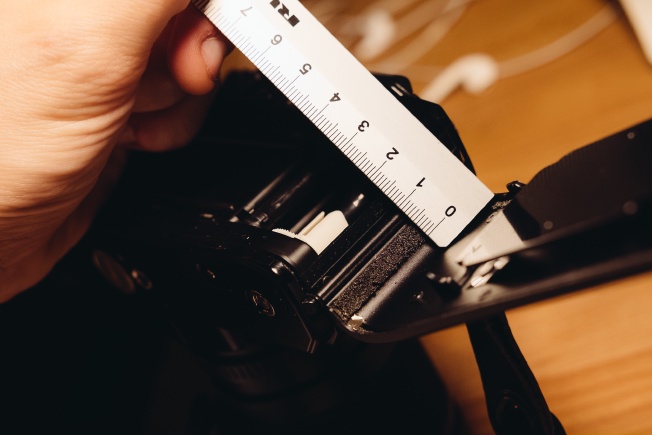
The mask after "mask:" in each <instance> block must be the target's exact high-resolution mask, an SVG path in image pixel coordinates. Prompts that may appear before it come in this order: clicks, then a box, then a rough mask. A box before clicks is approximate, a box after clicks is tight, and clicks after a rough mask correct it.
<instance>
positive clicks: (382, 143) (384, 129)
mask: <svg viewBox="0 0 652 435" xmlns="http://www.w3.org/2000/svg"><path fill="white" fill-rule="evenodd" d="M192 3H194V5H195V6H196V7H197V8H198V9H199V10H200V11H201V12H203V13H204V14H205V15H206V16H207V17H208V19H209V20H211V21H212V22H213V24H215V26H216V27H217V28H218V29H219V30H220V31H221V32H222V33H223V34H224V35H225V36H226V37H227V38H229V39H230V40H231V42H232V43H233V44H234V45H235V46H236V47H237V48H238V49H239V50H240V51H241V52H242V53H243V54H244V55H245V56H246V57H247V58H248V59H249V60H250V61H251V62H252V63H253V64H254V65H256V67H257V68H258V69H259V70H260V71H261V72H262V73H263V74H264V75H265V76H267V78H269V79H270V81H272V83H274V85H275V86H276V87H277V88H279V90H280V91H281V92H283V94H284V95H285V96H286V97H287V98H288V99H289V100H290V101H291V102H292V103H294V104H295V105H296V106H297V107H298V108H299V109H300V110H301V111H302V112H303V113H304V115H305V116H306V117H307V118H309V119H310V121H311V122H312V123H313V124H315V125H316V126H317V127H318V128H319V129H320V130H321V131H322V132H323V133H324V134H325V135H326V136H327V137H328V138H329V139H331V141H332V142H333V143H334V144H335V145H336V146H337V147H338V148H339V149H340V150H341V151H342V152H343V153H344V154H345V155H346V156H347V157H348V158H349V159H351V160H353V162H354V164H356V165H357V166H358V169H360V170H361V171H362V172H363V173H364V174H365V175H366V176H367V177H368V178H369V179H370V180H371V181H372V182H374V184H376V186H378V187H379V188H380V189H381V190H382V191H383V193H385V195H387V196H388V197H390V199H392V200H393V201H394V203H395V204H396V205H397V206H398V207H399V208H400V209H401V210H402V211H403V212H404V213H405V214H406V215H407V216H408V217H409V218H410V219H411V220H412V221H413V222H414V223H415V224H416V225H417V226H418V227H419V228H421V230H422V231H423V232H424V233H425V234H426V235H427V236H428V237H430V238H431V239H432V240H433V241H434V242H435V243H436V244H437V245H438V246H442V247H444V246H448V245H449V244H450V242H451V241H452V240H453V239H455V237H457V236H458V235H459V234H460V232H461V231H462V230H463V229H464V228H465V227H466V226H467V225H468V224H469V222H471V220H472V219H473V218H474V217H475V216H476V215H477V214H478V213H479V212H480V211H481V210H482V208H483V207H484V206H485V205H486V204H487V203H488V202H489V200H490V199H491V198H492V197H493V194H492V193H491V191H490V190H489V189H488V188H487V187H486V186H485V185H484V184H482V182H481V181H480V180H478V178H476V176H475V175H474V174H473V173H472V172H471V171H470V170H469V169H468V168H466V166H464V164H463V163H462V162H460V161H459V160H458V159H457V158H456V157H455V156H453V154H452V153H450V152H449V151H448V149H447V148H446V147H445V146H444V145H443V144H442V143H441V142H440V141H439V140H438V139H437V138H436V137H434V136H433V135H432V133H430V131H428V129H426V128H425V127H424V126H423V125H422V124H421V123H420V122H419V121H418V120H417V119H416V118H415V117H414V116H413V115H412V114H411V113H410V112H409V111H408V110H407V109H406V108H405V107H404V106H403V105H402V104H401V103H400V102H399V101H398V100H397V99H396V98H395V97H394V96H393V95H392V94H391V93H390V92H389V91H388V90H387V89H385V87H384V86H383V85H382V84H381V83H380V82H379V81H378V80H377V79H376V78H375V77H374V76H373V75H372V74H371V73H369V71H367V69H366V68H365V67H364V66H363V65H362V64H361V63H360V62H358V61H357V60H356V59H355V58H354V57H353V55H352V54H351V53H349V51H348V50H347V49H346V48H345V47H344V46H342V45H341V44H340V43H339V42H338V41H337V39H336V38H335V37H334V36H333V35H331V34H330V32H329V31H328V30H326V28H325V27H324V26H322V25H321V23H320V22H319V21H318V20H317V19H316V18H315V17H314V16H313V15H312V14H311V13H310V12H309V11H308V10H307V9H306V8H305V7H304V6H303V5H301V3H299V1H298V0H283V1H281V0H192ZM288 128H289V129H291V128H292V126H291V125H288ZM362 155H363V156H364V158H362V159H361V158H360V156H362ZM336 176H337V174H333V177H336Z"/></svg>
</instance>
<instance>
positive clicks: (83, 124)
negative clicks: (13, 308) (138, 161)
mask: <svg viewBox="0 0 652 435" xmlns="http://www.w3.org/2000/svg"><path fill="white" fill-rule="evenodd" d="M0 17H2V18H0V20H2V26H0V56H1V58H2V59H3V61H2V62H0V80H1V81H2V86H0V302H4V301H7V300H9V299H10V298H12V297H13V296H15V295H16V294H18V293H20V292H21V291H23V290H25V289H28V288H29V287H31V286H33V285H34V284H36V283H37V282H38V281H40V280H41V279H42V278H43V277H44V276H45V275H46V274H47V273H48V272H49V271H50V270H51V269H52V267H53V266H54V265H55V264H56V263H57V261H59V260H60V259H61V257H62V256H63V255H65V253H66V252H67V251H68V250H70V248H71V247H72V246H74V244H75V243H77V242H78V241H79V239H80V238H81V237H82V236H83V234H84V232H85V231H86V230H87V229H88V227H89V225H90V223H91V221H92V219H93V217H94V215H95V213H96V211H97V209H98V207H99V206H100V205H101V204H102V202H103V200H104V199H105V198H106V196H107V195H108V193H109V192H110V190H111V186H112V185H113V184H114V183H115V181H116V179H117V177H118V176H119V173H120V168H121V166H122V163H123V161H124V158H125V156H126V150H127V149H128V148H139V149H144V150H152V151H165V150H169V149H173V148H176V147H179V146H182V145H183V144H185V143H187V142H188V141H189V140H190V139H191V138H192V136H193V135H194V134H195V133H196V131H197V130H198V128H199V126H200V124H201V121H202V115H203V114H204V112H205V110H206V109H207V106H208V105H209V104H210V100H211V95H212V91H213V90H214V88H215V82H216V78H217V77H218V73H219V68H220V66H221V63H222V60H223V58H224V56H225V55H226V53H227V51H228V44H227V43H226V41H225V39H224V37H223V36H222V35H221V34H220V33H219V31H217V30H216V29H215V28H214V27H213V25H211V24H210V23H209V22H208V21H207V20H206V19H205V18H204V17H203V16H202V15H201V14H200V13H199V12H198V11H197V10H195V9H194V7H193V6H192V5H190V6H189V0H111V1H110V2H109V1H106V0H85V1H83V2H80V1H78V0H41V1H3V2H2V3H1V4H0Z"/></svg>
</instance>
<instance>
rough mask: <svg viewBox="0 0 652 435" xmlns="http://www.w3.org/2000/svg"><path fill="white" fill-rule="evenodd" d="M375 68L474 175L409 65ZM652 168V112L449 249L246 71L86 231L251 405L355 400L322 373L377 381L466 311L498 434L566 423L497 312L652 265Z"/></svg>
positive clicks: (498, 198)
mask: <svg viewBox="0 0 652 435" xmlns="http://www.w3.org/2000/svg"><path fill="white" fill-rule="evenodd" d="M378 79H379V80H380V81H381V82H383V84H384V85H385V87H386V88H387V89H388V90H389V91H390V92H393V93H394V95H395V96H396V98H398V99H399V100H400V101H401V103H403V104H404V105H405V106H406V107H407V108H408V109H409V110H410V111H411V112H412V113H413V114H414V116H415V117H417V118H418V119H419V120H420V121H421V122H422V123H423V124H424V125H425V126H426V127H427V128H428V129H429V130H430V131H431V132H432V133H433V135H435V136H436V137H437V138H438V139H439V140H440V141H441V142H442V143H443V144H444V145H445V146H446V147H447V148H448V149H449V151H450V152H451V153H453V154H454V155H455V156H456V157H457V158H459V159H460V160H461V161H462V162H463V163H464V164H465V165H466V166H467V167H468V168H469V169H470V170H473V167H472V165H471V162H470V159H469V157H468V155H467V153H466V151H465V149H464V146H463V144H462V142H461V140H460V138H459V136H458V134H457V132H456V130H455V128H454V126H453V125H452V123H451V122H450V120H449V119H448V117H447V116H446V114H445V113H444V111H443V110H442V109H441V107H439V106H437V105H435V104H432V103H428V102H425V101H423V100H420V99H419V98H418V97H416V96H415V95H413V93H412V91H411V89H410V84H409V82H408V81H407V80H406V79H404V78H402V77H396V76H378ZM650 167H652V123H650V122H647V123H643V124H640V125H637V126H635V127H632V128H630V129H627V130H625V131H623V132H620V133H617V134H615V135H613V136H611V137H609V138H606V139H604V140H602V141H599V142H597V143H595V144H592V145H590V146H588V147H585V148H582V149H580V150H578V151H576V152H574V153H571V154H570V155H569V156H567V157H565V158H563V159H562V160H560V161H559V162H558V163H557V164H555V165H552V166H550V167H548V168H546V169H544V170H543V171H541V172H540V173H539V174H538V175H537V176H536V177H535V178H534V179H533V180H532V181H531V182H530V183H529V184H528V185H527V186H524V185H523V184H521V183H519V182H513V183H510V184H509V185H508V186H507V189H506V192H505V193H500V194H496V195H495V196H494V198H493V200H492V201H491V202H490V203H489V204H488V205H487V207H486V208H485V209H484V210H483V211H482V212H481V213H480V214H479V215H478V216H477V217H476V219H475V220H474V221H473V222H472V223H471V224H470V225H469V226H468V227H467V228H466V229H465V231H464V232H463V233H462V234H460V236H459V237H458V238H457V239H456V240H455V241H454V242H453V243H452V244H451V246H450V247H449V248H446V249H443V248H439V247H437V246H435V245H434V244H433V243H432V242H431V241H429V240H428V239H427V238H426V237H425V236H424V235H423V234H422V233H421V231H420V230H419V229H418V228H417V227H416V226H415V225H414V224H412V223H411V222H410V221H409V219H408V218H407V217H405V216H404V214H403V213H402V212H401V211H400V210H399V209H398V208H397V207H396V206H395V205H394V204H392V203H391V202H390V201H389V200H388V199H387V198H386V197H385V196H384V195H383V194H382V193H381V192H380V191H379V190H378V189H377V188H376V187H375V186H374V185H373V184H372V183H371V182H370V181H369V180H367V179H366V178H365V177H364V176H363V175H362V174H361V173H360V172H359V171H358V169H357V168H356V167H355V166H354V165H353V164H352V163H351V162H350V161H349V160H348V159H347V158H345V156H343V155H342V154H341V153H340V152H339V151H338V150H337V149H336V148H335V147H334V146H333V145H332V144H331V143H330V142H329V141H328V140H327V139H326V138H325V137H324V136H323V135H322V134H321V133H320V132H319V131H318V130H317V128H316V127H314V126H313V125H312V124H311V123H310V122H309V121H308V120H307V119H305V118H304V116H303V115H302V114H301V113H300V112H299V111H298V110H297V109H296V108H294V107H293V106H292V105H291V104H290V103H289V102H288V101H287V100H286V99H285V97H283V96H282V95H281V94H280V92H278V91H277V90H276V89H275V88H274V87H273V86H272V85H271V84H270V83H269V82H268V81H267V80H266V79H264V78H263V77H262V76H261V75H260V74H258V73H233V74H231V75H230V76H229V77H228V78H227V80H226V82H225V83H224V85H223V87H222V89H221V90H220V92H219V93H218V96H217V99H216V101H215V104H214V106H213V109H212V111H211V112H210V113H209V115H208V118H207V121H206V123H205V126H204V128H203V130H202V131H201V132H200V134H199V136H198V137H197V139H196V140H195V141H194V143H193V144H191V145H190V146H189V147H187V148H185V149H182V150H179V151H175V152H172V153H166V154H160V155H151V154H140V155H139V154H135V155H133V156H132V159H131V162H130V164H129V166H128V168H127V170H126V172H125V174H124V177H123V180H122V184H121V186H120V187H119V188H118V190H117V192H116V194H115V196H114V198H113V199H112V201H111V202H110V203H109V204H108V205H107V207H106V208H105V210H104V212H103V213H102V214H101V216H100V217H99V218H98V220H97V222H96V224H95V226H94V228H93V230H92V232H91V234H90V237H89V238H88V243H87V244H90V246H91V247H92V257H93V262H94V264H95V266H96V267H97V268H98V269H99V270H100V272H102V274H103V275H104V276H105V277H106V278H107V279H108V280H109V281H110V282H111V283H113V285H114V286H115V287H117V288H119V289H120V290H121V291H122V292H124V293H126V294H129V295H132V296H133V297H134V298H136V299H137V300H139V301H141V302H142V303H143V304H144V305H145V306H146V307H148V309H149V310H152V311H154V312H156V313H158V314H160V315H161V318H164V319H166V321H169V322H170V324H172V325H173V327H174V330H175V332H176V334H178V336H179V337H181V339H182V340H183V341H185V342H186V344H187V345H188V346H189V348H190V349H192V350H193V351H194V352H196V353H197V354H198V355H200V356H201V357H202V358H204V359H206V360H208V361H209V362H210V365H211V367H212V369H211V370H214V371H215V372H219V373H217V374H216V376H215V377H216V378H218V379H220V381H219V383H222V384H225V385H228V388H227V389H228V390H230V391H232V392H233V395H235V396H238V397H247V399H245V400H241V401H240V402H239V403H240V405H239V407H240V408H246V411H245V412H244V415H249V414H257V415H259V416H260V415H261V414H262V415H263V420H265V421H267V422H270V421H274V420H277V419H280V420H285V417H286V416H288V415H292V418H290V420H293V419H296V417H297V416H300V419H304V420H305V419H306V418H308V417H309V416H310V415H316V414H319V412H320V409H321V408H325V407H328V405H326V403H327V402H329V401H328V400H325V399H324V397H332V398H333V399H332V400H331V405H333V404H335V403H338V402H339V403H340V404H341V403H344V402H346V403H349V400H350V399H352V398H351V397H349V396H350V395H349V394H348V393H345V394H344V396H345V397H347V400H346V401H342V400H341V398H342V395H341V394H339V395H338V394H335V393H333V391H331V390H333V388H332V387H333V386H334V385H335V383H332V382H326V383H324V382H322V381H323V380H324V379H326V378H329V377H330V376H331V375H333V373H337V374H336V375H333V376H334V378H338V379H339V380H340V381H341V382H339V381H338V383H337V385H339V387H337V388H335V389H337V390H338V391H340V392H342V391H347V390H349V389H350V387H351V386H352V385H355V384H358V383H360V382H361V379H362V378H364V377H369V376H371V377H373V374H374V373H376V369H378V367H379V364H380V362H381V361H385V360H386V357H387V356H388V355H389V354H390V353H391V352H389V353H388V352H387V349H388V348H387V346H385V344H386V343H397V342H406V341H409V339H412V338H415V337H418V336H420V335H423V334H425V333H428V332H432V331H435V330H437V329H440V328H444V327H448V326H451V325H454V324H459V323H467V324H468V325H469V332H470V334H471V340H472V343H473V345H474V350H475V352H476V359H477V360H478V363H479V365H480V370H481V374H482V377H483V383H484V386H485V392H486V395H487V405H488V408H489V413H490V418H491V419H492V424H493V425H494V428H495V429H496V431H497V433H532V434H535V433H536V434H539V433H541V434H552V433H556V434H559V433H563V429H562V428H561V425H559V422H557V421H556V419H555V418H554V416H552V414H550V412H549V411H548V409H547V405H546V404H545V400H544V399H543V396H542V395H541V394H540V392H539V390H538V387H537V386H536V380H535V379H534V377H533V376H532V375H531V373H529V371H528V369H527V364H526V363H525V361H524V359H523V358H522V356H521V355H520V353H519V352H518V347H517V346H516V345H515V343H513V338H512V337H511V333H510V331H509V328H508V326H507V323H506V321H505V320H504V317H501V315H502V312H503V311H504V310H506V309H508V308H511V307H515V306H518V305H522V304H525V303H529V302H532V301H535V300H539V299H542V298H546V297H550V296H553V295H556V294H560V293H563V292H567V291H571V290H574V289H579V288H582V287H585V286H587V285H590V284H592V283H598V282H602V281H605V280H609V279H614V278H617V277H619V276H623V275H628V274H632V273H635V272H638V271H641V270H644V269H648V268H650V266H652V227H651V226H650V225H649V222H650V221H651V219H652V173H651V171H649V168H650ZM486 319H494V320H489V321H485V320H486ZM496 319H497V320H496ZM510 340H511V341H510ZM505 343H508V344H507V345H505ZM369 344H371V345H369ZM390 347H391V346H390ZM270 349H275V350H274V351H271V353H270ZM278 349H283V350H282V351H281V352H280V353H278V352H277V351H278ZM501 349H502V350H501ZM504 349H511V351H510V352H507V353H505V352H504ZM371 355H373V356H371ZM421 357H423V355H421ZM344 361H346V363H344V364H343V362H344ZM363 361H364V362H363ZM370 361H374V363H370ZM380 365H382V364H380ZM245 367H247V369H246V370H245ZM251 367H255V369H252V368H251ZM271 367H273V368H274V370H270V368H271ZM354 367H355V368H354ZM374 367H375V368H374ZM506 367H509V370H507V369H505V368H506ZM402 371H403V372H406V370H402ZM407 371H409V369H408V370H407ZM430 371H431V370H430ZM244 372H247V373H249V374H250V373H252V372H256V373H259V374H260V373H264V374H263V375H261V377H253V378H249V377H248V375H247V376H245V375H243V373H244ZM288 372H290V373H291V374H290V375H288V376H287V377H286V376H285V375H286V374H287V373H288ZM425 372H428V369H426V370H425ZM329 379H330V378H329ZM385 379H387V378H385ZM421 379H422V380H423V379H425V377H422V378H421ZM419 384H422V386H423V385H426V384H425V383H424V382H422V381H421V380H417V381H416V382H414V383H413V384H412V385H419ZM318 385H328V387H325V388H326V390H328V393H325V392H324V391H325V390H322V389H321V388H322V387H316V386H318ZM427 385H430V386H431V387H429V388H430V389H431V390H433V391H434V390H435V389H436V390H437V391H439V393H440V394H439V396H438V397H437V398H435V399H434V402H437V403H440V404H441V403H443V402H442V401H445V398H446V394H445V391H444V390H443V389H442V387H441V384H437V381H436V380H435V381H434V383H428V384H427ZM433 385H434V386H433ZM289 391H293V392H294V393H296V392H298V391H300V392H299V393H297V394H294V393H292V394H290V395H288V394H289V393H288V392H289ZM533 392H536V393H533ZM331 393H332V394H331ZM393 396H394V399H396V397H397V396H396V394H393ZM263 397H265V398H268V399H269V398H270V397H274V399H272V400H271V401H270V400H266V401H265V405H264V406H262V405H261V400H262V399H261V398H263ZM288 397H292V399H291V400H290V399H288ZM314 397H319V400H311V398H313V399H314ZM412 397H413V398H414V397H415V396H414V395H412ZM252 398H254V399H252ZM353 399H354V401H355V398H353ZM402 400H403V399H402ZM379 402H382V403H384V404H385V405H388V404H389V403H392V404H393V405H392V406H394V405H396V401H395V400H392V401H389V400H385V399H381V400H379V401H375V402H373V403H375V404H378V403H379ZM417 402H418V400H417ZM298 403H301V404H302V406H303V405H305V404H307V403H311V404H312V405H314V407H313V408H314V409H311V410H310V411H306V412H302V411H298V410H297V404H298ZM369 403H371V402H369ZM407 403H408V402H407V401H405V403H403V405H406V404H407ZM374 406H376V405H374ZM414 406H418V404H417V403H416V402H414V401H410V402H409V405H406V413H407V414H409V413H410V411H409V408H411V407H412V408H413V407H414ZM435 408H438V409H440V410H441V409H447V407H446V406H443V407H442V406H435ZM350 409H351V407H349V410H350ZM376 409H378V408H376ZM392 409H396V408H392ZM261 410H262V411H261ZM249 411H251V412H249ZM429 412H430V411H429ZM407 414H406V415H407ZM516 414H518V415H521V417H518V418H516V417H514V415H516ZM505 415H509V416H511V417H505ZM280 416H283V417H282V418H281V417H280ZM523 416H524V417H523ZM512 417H514V418H512ZM447 418H448V417H446V416H444V417H443V419H444V420H446V419H447ZM238 421H241V419H240V420H238ZM514 421H516V422H519V424H522V425H521V426H518V425H517V426H516V429H515V428H513V427H509V424H511V422H514ZM377 422H380V423H379V426H378V427H384V426H383V425H384V423H383V421H382V420H377ZM508 423H509V424H508ZM263 426H264V425H263ZM400 427H406V426H400ZM419 427H421V426H419ZM526 427H527V429H526ZM331 429H332V428H331ZM329 430H330V429H329ZM236 431H237V430H236ZM510 431H511V432H510ZM451 433H453V432H451Z"/></svg>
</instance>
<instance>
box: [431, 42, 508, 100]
mask: <svg viewBox="0 0 652 435" xmlns="http://www.w3.org/2000/svg"><path fill="white" fill-rule="evenodd" d="M499 74H500V73H499V67H498V63H497V62H496V61H495V60H494V59H493V58H492V57H491V56H489V55H488V54H485V53H474V54H467V55H466V56H462V57H461V58H459V59H457V60H456V61H455V62H453V63H452V64H450V65H449V66H448V67H447V68H445V69H444V71H443V72H442V73H440V74H439V75H437V77H436V78H435V79H434V80H432V81H431V82H430V83H429V84H428V86H426V87H425V88H424V89H423V90H422V91H421V92H420V93H419V95H420V97H421V98H423V99H424V100H428V101H433V102H435V103H441V102H442V101H443V100H444V99H446V97H448V96H449V95H450V94H451V93H452V92H453V91H455V90H456V89H458V88H460V87H461V88H463V89H464V90H466V91H467V92H469V93H471V94H479V93H481V92H484V91H485V90H486V89H487V88H489V87H490V86H491V85H493V84H494V83H495V82H496V80H498V77H499Z"/></svg>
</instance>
